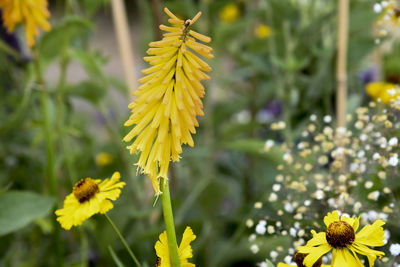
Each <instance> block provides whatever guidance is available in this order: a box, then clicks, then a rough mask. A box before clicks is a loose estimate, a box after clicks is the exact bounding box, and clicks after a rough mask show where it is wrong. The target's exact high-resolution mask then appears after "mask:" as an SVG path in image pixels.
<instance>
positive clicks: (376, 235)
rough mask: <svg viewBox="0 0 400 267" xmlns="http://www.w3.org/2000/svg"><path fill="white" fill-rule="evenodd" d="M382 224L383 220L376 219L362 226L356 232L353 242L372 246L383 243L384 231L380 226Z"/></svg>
mask: <svg viewBox="0 0 400 267" xmlns="http://www.w3.org/2000/svg"><path fill="white" fill-rule="evenodd" d="M384 224H385V222H384V221H382V220H377V221H375V222H374V223H373V224H370V225H366V226H364V227H363V228H362V229H361V230H360V232H358V233H357V234H356V240H355V242H357V243H360V244H363V245H367V246H373V247H376V246H383V245H385V243H384V239H385V237H384V231H383V228H382V225H384Z"/></svg>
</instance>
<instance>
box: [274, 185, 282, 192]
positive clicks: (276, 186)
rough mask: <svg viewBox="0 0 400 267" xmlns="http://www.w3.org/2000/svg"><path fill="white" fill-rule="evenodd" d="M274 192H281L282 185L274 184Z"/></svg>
mask: <svg viewBox="0 0 400 267" xmlns="http://www.w3.org/2000/svg"><path fill="white" fill-rule="evenodd" d="M272 190H273V191H275V192H278V191H279V190H281V185H280V184H274V185H273V186H272Z"/></svg>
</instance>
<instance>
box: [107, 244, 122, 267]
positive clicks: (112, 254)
mask: <svg viewBox="0 0 400 267" xmlns="http://www.w3.org/2000/svg"><path fill="white" fill-rule="evenodd" d="M108 250H109V251H110V254H111V257H112V258H113V260H114V262H115V265H117V266H118V267H125V265H124V264H123V263H122V261H121V260H120V259H119V258H118V256H117V254H116V253H115V252H114V250H113V248H112V247H111V246H108Z"/></svg>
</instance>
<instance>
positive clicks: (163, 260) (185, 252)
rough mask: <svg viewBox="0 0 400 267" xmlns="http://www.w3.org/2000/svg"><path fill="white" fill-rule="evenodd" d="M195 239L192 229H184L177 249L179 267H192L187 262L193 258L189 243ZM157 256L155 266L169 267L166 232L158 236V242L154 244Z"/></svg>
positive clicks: (192, 265) (191, 264)
mask: <svg viewBox="0 0 400 267" xmlns="http://www.w3.org/2000/svg"><path fill="white" fill-rule="evenodd" d="M195 239H196V236H195V235H194V234H193V231H192V228H190V227H189V226H188V227H186V229H185V232H183V236H182V241H181V244H180V245H179V247H178V256H179V260H180V263H181V267H194V266H195V265H194V264H193V263H190V262H188V259H190V258H192V257H193V251H192V247H191V246H190V243H191V242H192V241H193V240H195ZM154 248H155V249H156V254H157V266H160V267H170V266H171V262H170V258H169V249H168V238H167V232H165V231H164V232H163V233H162V234H160V236H159V240H158V241H157V242H156V245H155V246H154Z"/></svg>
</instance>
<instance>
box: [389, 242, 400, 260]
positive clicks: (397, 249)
mask: <svg viewBox="0 0 400 267" xmlns="http://www.w3.org/2000/svg"><path fill="white" fill-rule="evenodd" d="M389 250H390V253H391V254H392V255H393V256H395V257H396V256H399V255H400V244H391V245H390V248H389Z"/></svg>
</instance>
